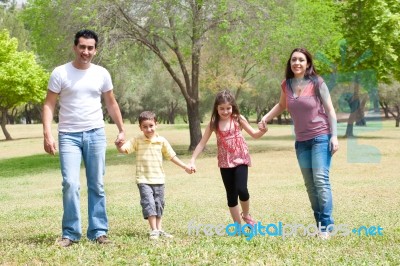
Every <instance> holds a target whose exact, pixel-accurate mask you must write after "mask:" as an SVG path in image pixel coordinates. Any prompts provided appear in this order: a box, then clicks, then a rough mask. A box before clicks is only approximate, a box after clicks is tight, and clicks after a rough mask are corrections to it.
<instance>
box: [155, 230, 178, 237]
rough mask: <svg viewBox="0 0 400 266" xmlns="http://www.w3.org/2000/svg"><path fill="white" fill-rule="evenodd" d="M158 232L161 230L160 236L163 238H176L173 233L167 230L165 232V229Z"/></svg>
mask: <svg viewBox="0 0 400 266" xmlns="http://www.w3.org/2000/svg"><path fill="white" fill-rule="evenodd" d="M158 232H159V234H160V237H163V238H174V236H173V235H171V234H169V233H167V232H165V231H163V230H160V231H158Z"/></svg>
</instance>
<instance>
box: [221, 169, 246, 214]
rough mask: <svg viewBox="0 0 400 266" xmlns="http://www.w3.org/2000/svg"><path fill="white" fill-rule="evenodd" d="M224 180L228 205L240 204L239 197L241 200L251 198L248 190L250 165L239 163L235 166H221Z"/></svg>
mask: <svg viewBox="0 0 400 266" xmlns="http://www.w3.org/2000/svg"><path fill="white" fill-rule="evenodd" d="M220 171H221V176H222V181H223V182H224V186H225V190H226V197H227V199H228V206H229V207H235V206H236V205H238V197H239V199H240V200H241V201H248V200H249V198H250V195H249V191H248V190H247V176H248V166H247V165H238V166H236V167H234V168H220Z"/></svg>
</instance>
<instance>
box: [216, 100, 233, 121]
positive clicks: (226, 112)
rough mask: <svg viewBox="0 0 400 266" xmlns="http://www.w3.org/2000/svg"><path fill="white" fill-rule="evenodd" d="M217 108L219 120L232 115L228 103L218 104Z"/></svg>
mask: <svg viewBox="0 0 400 266" xmlns="http://www.w3.org/2000/svg"><path fill="white" fill-rule="evenodd" d="M217 110H218V115H219V118H220V119H221V120H226V119H229V118H230V117H231V115H232V105H231V104H230V103H222V104H219V105H218V106H217Z"/></svg>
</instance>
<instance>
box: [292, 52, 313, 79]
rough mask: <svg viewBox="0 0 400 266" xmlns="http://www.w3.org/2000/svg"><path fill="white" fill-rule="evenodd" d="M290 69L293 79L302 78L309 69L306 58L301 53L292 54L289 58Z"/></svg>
mask: <svg viewBox="0 0 400 266" xmlns="http://www.w3.org/2000/svg"><path fill="white" fill-rule="evenodd" d="M290 67H291V69H292V71H293V73H294V77H295V78H303V77H304V74H305V73H306V70H307V68H308V67H309V64H308V62H307V58H306V56H305V55H304V54H303V53H300V52H294V53H293V54H292V57H291V58H290Z"/></svg>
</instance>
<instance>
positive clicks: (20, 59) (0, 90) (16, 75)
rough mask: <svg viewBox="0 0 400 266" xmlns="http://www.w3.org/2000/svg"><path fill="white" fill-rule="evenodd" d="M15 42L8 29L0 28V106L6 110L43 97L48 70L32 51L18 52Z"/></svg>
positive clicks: (37, 101)
mask: <svg viewBox="0 0 400 266" xmlns="http://www.w3.org/2000/svg"><path fill="white" fill-rule="evenodd" d="M17 47H18V41H17V39H15V38H10V36H9V33H8V31H7V30H2V31H0V108H2V109H3V110H4V109H5V110H7V109H10V108H13V107H16V106H18V105H20V104H23V103H26V102H33V103H39V102H41V101H42V100H43V99H44V96H45V93H46V86H47V80H48V73H46V72H45V71H44V69H43V68H42V67H41V66H40V65H38V64H37V63H36V61H35V55H34V54H33V53H32V52H26V51H22V52H18V51H17Z"/></svg>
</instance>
